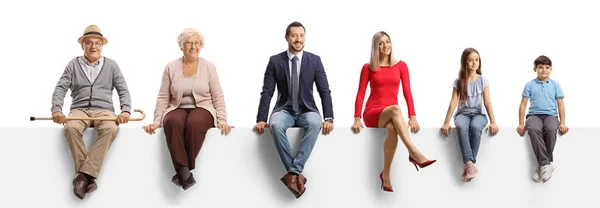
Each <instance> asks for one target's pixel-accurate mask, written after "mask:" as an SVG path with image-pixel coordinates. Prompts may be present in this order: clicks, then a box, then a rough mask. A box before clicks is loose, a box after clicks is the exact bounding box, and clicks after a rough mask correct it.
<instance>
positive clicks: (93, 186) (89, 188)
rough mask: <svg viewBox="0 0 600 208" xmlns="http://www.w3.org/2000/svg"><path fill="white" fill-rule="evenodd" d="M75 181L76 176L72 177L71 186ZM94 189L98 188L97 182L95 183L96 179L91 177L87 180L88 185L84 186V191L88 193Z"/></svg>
mask: <svg viewBox="0 0 600 208" xmlns="http://www.w3.org/2000/svg"><path fill="white" fill-rule="evenodd" d="M75 183H77V177H75V178H74V179H73V186H75ZM96 189H98V184H96V180H94V179H92V180H91V181H89V182H88V185H87V187H86V188H85V192H86V193H88V194H89V193H92V192H94V191H95V190H96Z"/></svg>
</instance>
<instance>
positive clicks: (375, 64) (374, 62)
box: [369, 31, 398, 71]
mask: <svg viewBox="0 0 600 208" xmlns="http://www.w3.org/2000/svg"><path fill="white" fill-rule="evenodd" d="M383 36H387V37H388V38H389V39H390V43H391V42H392V38H391V37H390V35H388V34H387V33H386V32H384V31H379V32H377V33H375V35H373V39H372V41H371V43H372V44H371V58H370V59H369V69H371V71H377V70H379V67H380V66H381V64H380V63H379V58H380V56H381V54H379V39H381V37H383ZM391 50H392V51H391V52H390V57H389V63H388V64H389V65H390V67H391V66H393V65H395V64H396V63H398V60H396V58H395V57H394V49H393V48H392V49H391Z"/></svg>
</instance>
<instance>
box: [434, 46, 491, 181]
mask: <svg viewBox="0 0 600 208" xmlns="http://www.w3.org/2000/svg"><path fill="white" fill-rule="evenodd" d="M457 105H458V108H457ZM456 108H457V109H456ZM455 109H456V114H454V124H455V125H456V129H457V135H458V142H459V145H460V150H461V152H462V157H463V163H465V169H464V171H463V173H462V176H461V179H462V180H463V181H465V182H470V181H471V179H473V178H474V177H475V175H477V173H478V171H477V168H475V163H476V158H477V152H478V151H479V143H480V141H481V132H482V131H483V129H484V127H485V126H486V125H487V122H488V120H487V119H488V118H487V116H489V119H490V126H489V128H490V130H491V131H492V135H496V133H498V126H497V125H496V120H495V116H494V111H493V109H492V101H491V100H490V91H489V82H488V80H487V79H485V78H484V77H483V76H481V60H480V59H479V52H478V51H477V50H475V49H474V48H467V49H465V50H464V51H463V53H462V56H461V58H460V70H459V71H458V79H456V80H455V81H454V88H453V89H452V100H450V106H449V107H448V112H447V113H446V119H445V120H444V125H443V126H442V128H441V132H442V134H443V135H444V136H448V131H449V130H450V118H451V116H452V114H453V113H454V110H455ZM486 110H487V115H486V113H485V111H486Z"/></svg>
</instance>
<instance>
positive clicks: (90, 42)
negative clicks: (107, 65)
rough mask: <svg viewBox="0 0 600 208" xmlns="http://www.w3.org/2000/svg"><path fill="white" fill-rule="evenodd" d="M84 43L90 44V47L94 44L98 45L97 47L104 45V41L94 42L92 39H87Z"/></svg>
mask: <svg viewBox="0 0 600 208" xmlns="http://www.w3.org/2000/svg"><path fill="white" fill-rule="evenodd" d="M84 44H85V45H86V46H88V47H89V46H92V45H94V46H96V47H101V46H102V42H92V41H85V42H84Z"/></svg>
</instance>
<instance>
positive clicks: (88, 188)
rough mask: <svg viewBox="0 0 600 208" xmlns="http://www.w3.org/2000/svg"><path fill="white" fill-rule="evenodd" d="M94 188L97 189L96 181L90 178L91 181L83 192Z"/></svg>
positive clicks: (92, 190) (90, 191)
mask: <svg viewBox="0 0 600 208" xmlns="http://www.w3.org/2000/svg"><path fill="white" fill-rule="evenodd" d="M96 189H98V184H96V181H93V180H92V182H91V183H90V184H88V185H87V187H86V188H85V192H86V193H88V194H89V193H92V192H94V191H95V190H96Z"/></svg>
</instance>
